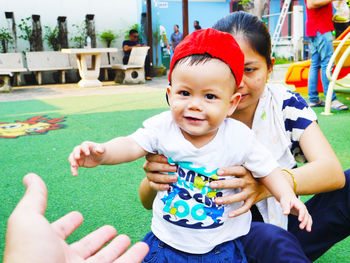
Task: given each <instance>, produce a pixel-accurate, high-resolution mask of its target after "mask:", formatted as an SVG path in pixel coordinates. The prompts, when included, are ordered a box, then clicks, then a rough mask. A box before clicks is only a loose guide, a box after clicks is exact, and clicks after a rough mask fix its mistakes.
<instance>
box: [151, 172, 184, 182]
mask: <svg viewBox="0 0 350 263" xmlns="http://www.w3.org/2000/svg"><path fill="white" fill-rule="evenodd" d="M147 179H148V180H149V181H150V182H154V183H158V184H169V183H175V182H177V176H176V175H172V174H162V173H147Z"/></svg>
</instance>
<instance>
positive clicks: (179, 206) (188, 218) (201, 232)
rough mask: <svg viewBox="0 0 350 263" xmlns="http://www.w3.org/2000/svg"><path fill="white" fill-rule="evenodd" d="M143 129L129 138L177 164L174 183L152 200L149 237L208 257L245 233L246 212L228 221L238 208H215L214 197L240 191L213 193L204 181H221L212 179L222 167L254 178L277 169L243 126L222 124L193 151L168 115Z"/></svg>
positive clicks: (248, 217)
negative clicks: (235, 168) (246, 172)
mask: <svg viewBox="0 0 350 263" xmlns="http://www.w3.org/2000/svg"><path fill="white" fill-rule="evenodd" d="M143 125H144V128H140V129H138V130H137V131H136V132H135V133H133V134H132V135H130V137H131V138H133V139H134V140H135V141H136V142H137V143H138V144H139V145H140V146H141V147H142V148H143V149H145V150H146V151H147V152H150V153H159V154H163V155H165V156H167V157H168V158H169V159H170V160H171V162H173V163H175V164H177V165H178V171H177V175H178V182H177V183H174V184H172V185H171V187H170V189H169V190H168V191H159V192H158V193H157V196H156V198H155V200H154V203H153V219H152V231H153V233H154V234H155V235H156V236H157V237H158V238H159V239H160V240H162V241H163V242H165V243H166V244H168V245H170V246H172V247H173V248H176V249H178V250H181V251H185V252H189V253H194V254H203V253H206V252H209V251H210V250H212V249H213V248H214V247H215V246H216V245H218V244H221V243H223V242H226V241H229V240H233V239H235V238H237V237H240V236H242V235H245V234H247V233H248V231H249V229H250V223H251V214H250V212H248V213H245V214H243V215H241V216H238V217H235V218H228V213H229V212H230V211H231V210H233V209H235V208H238V207H240V206H241V205H242V203H234V204H230V205H216V204H215V203H214V198H215V197H219V196H223V195H231V194H233V193H235V192H238V191H239V190H237V189H236V190H235V189H229V190H227V189H224V190H223V189H219V190H218V189H216V190H214V189H211V188H210V187H209V182H211V181H212V180H220V179H222V178H224V177H222V178H220V176H217V175H216V170H217V169H218V168H221V167H226V166H231V165H243V166H245V167H246V168H247V169H248V170H250V171H252V173H253V175H254V177H256V178H259V177H264V176H266V175H268V174H269V173H270V172H272V170H274V169H275V168H276V167H278V164H277V162H276V161H275V160H274V158H272V155H271V154H270V152H269V151H268V150H267V149H265V147H264V146H263V145H262V144H260V143H259V142H258V141H257V139H256V138H255V136H254V133H253V132H252V131H251V130H250V129H249V128H248V127H247V126H245V125H244V124H243V123H241V122H239V121H236V120H233V119H226V120H225V121H224V122H223V123H222V124H221V125H220V127H219V129H218V132H217V134H216V136H215V137H214V138H213V139H212V141H210V142H209V143H208V144H207V145H205V146H203V147H201V148H196V147H195V146H194V145H192V144H191V143H190V142H189V141H187V140H186V139H185V138H184V137H183V134H182V132H181V130H180V128H179V127H178V126H177V125H176V123H175V122H174V121H173V118H172V116H171V113H170V111H167V112H163V113H161V114H159V115H156V116H154V117H152V118H150V119H148V120H146V121H145V122H144V123H143Z"/></svg>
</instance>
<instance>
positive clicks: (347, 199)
mask: <svg viewBox="0 0 350 263" xmlns="http://www.w3.org/2000/svg"><path fill="white" fill-rule="evenodd" d="M345 178H346V183H345V186H344V187H343V188H342V189H338V190H335V191H331V192H326V193H320V194H316V195H314V196H313V197H312V198H311V199H309V200H308V201H307V202H306V203H305V204H306V206H307V208H308V210H309V212H310V214H311V216H312V219H313V225H312V231H311V232H306V231H305V230H300V229H299V222H298V219H297V217H296V216H293V215H290V216H289V218H288V219H289V224H288V231H286V230H283V229H282V228H279V227H277V226H274V225H270V224H266V223H262V222H253V223H252V226H251V229H250V231H249V233H248V234H247V235H245V236H243V237H241V238H239V240H240V241H241V243H242V245H243V247H244V252H245V255H246V257H247V260H248V262H249V263H271V262H278V263H287V262H290V263H303V262H310V260H312V261H314V260H316V259H317V258H319V257H320V256H321V255H323V254H324V253H325V252H326V251H327V250H328V249H330V248H331V247H332V246H333V245H334V244H336V243H337V242H339V241H341V240H343V239H344V238H346V237H348V236H349V235H350V169H349V170H347V171H345Z"/></svg>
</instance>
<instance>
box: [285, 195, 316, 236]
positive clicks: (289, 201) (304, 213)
mask: <svg viewBox="0 0 350 263" xmlns="http://www.w3.org/2000/svg"><path fill="white" fill-rule="evenodd" d="M280 203H281V206H282V210H283V214H285V215H288V214H293V215H296V216H298V220H299V222H300V224H299V228H300V229H304V228H305V229H306V231H308V232H311V226H312V218H311V215H310V214H309V212H308V210H307V208H306V206H305V204H304V203H303V202H302V201H300V200H299V199H298V198H297V197H296V196H294V197H292V198H281V201H280Z"/></svg>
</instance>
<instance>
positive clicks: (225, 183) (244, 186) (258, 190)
mask: <svg viewBox="0 0 350 263" xmlns="http://www.w3.org/2000/svg"><path fill="white" fill-rule="evenodd" d="M217 174H218V175H220V176H236V178H227V179H226V180H218V181H215V182H211V183H210V187H211V188H213V189H233V188H241V191H240V192H239V193H236V194H233V195H230V196H223V197H219V198H216V199H215V203H216V204H219V205H223V204H230V203H236V202H241V201H244V204H243V205H242V206H241V207H240V208H237V209H235V210H233V211H231V212H230V213H229V217H234V216H239V215H241V214H243V213H246V212H248V210H249V209H250V208H251V206H252V205H253V204H255V203H257V202H259V201H261V200H263V199H265V198H267V197H269V196H271V194H270V193H269V192H268V190H267V189H266V188H265V186H264V185H263V184H261V183H259V182H258V181H257V180H255V179H254V177H253V176H252V174H251V173H250V171H248V170H247V169H246V168H244V167H243V166H230V167H225V168H221V169H219V170H218V172H217Z"/></svg>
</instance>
